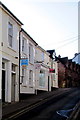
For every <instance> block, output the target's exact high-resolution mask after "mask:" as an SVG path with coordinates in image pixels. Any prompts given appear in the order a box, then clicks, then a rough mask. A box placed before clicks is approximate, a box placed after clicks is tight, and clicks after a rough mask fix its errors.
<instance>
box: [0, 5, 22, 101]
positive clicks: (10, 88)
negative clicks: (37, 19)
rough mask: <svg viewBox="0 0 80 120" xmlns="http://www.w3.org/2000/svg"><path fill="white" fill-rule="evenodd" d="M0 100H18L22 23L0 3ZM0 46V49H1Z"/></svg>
mask: <svg viewBox="0 0 80 120" xmlns="http://www.w3.org/2000/svg"><path fill="white" fill-rule="evenodd" d="M0 16H1V17H0V19H1V20H0V22H1V30H0V32H1V33H0V37H1V47H2V57H1V59H2V62H1V61H0V64H2V65H1V66H2V68H1V72H2V101H3V102H14V101H19V90H18V88H19V77H18V76H19V75H18V71H19V70H18V69H19V60H18V56H19V44H18V43H19V31H20V29H21V25H22V23H21V22H20V21H19V20H18V19H17V18H16V17H15V16H14V15H13V14H12V13H11V11H10V10H8V8H6V6H4V5H3V4H2V3H0ZM1 47H0V49H1Z"/></svg>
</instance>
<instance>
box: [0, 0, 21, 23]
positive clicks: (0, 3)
mask: <svg viewBox="0 0 80 120" xmlns="http://www.w3.org/2000/svg"><path fill="white" fill-rule="evenodd" d="M0 5H1V6H2V7H3V8H4V9H5V10H6V11H7V12H9V13H10V14H11V15H12V16H13V17H14V18H15V19H16V20H17V21H18V22H19V23H20V24H21V25H23V23H22V22H21V21H20V20H19V19H18V18H17V17H16V16H15V15H14V14H13V13H12V12H11V11H10V10H9V9H8V8H7V7H6V6H5V5H4V4H3V3H2V2H1V1H0Z"/></svg>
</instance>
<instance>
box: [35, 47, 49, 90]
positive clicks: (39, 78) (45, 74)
mask: <svg viewBox="0 0 80 120" xmlns="http://www.w3.org/2000/svg"><path fill="white" fill-rule="evenodd" d="M49 68H50V57H49V53H48V52H46V51H45V50H44V49H43V48H41V47H40V46H37V47H36V53H35V76H36V77H35V78H36V84H35V85H36V90H44V91H51V77H50V74H49Z"/></svg>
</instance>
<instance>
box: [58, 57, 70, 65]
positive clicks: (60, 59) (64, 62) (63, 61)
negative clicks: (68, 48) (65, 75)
mask: <svg viewBox="0 0 80 120" xmlns="http://www.w3.org/2000/svg"><path fill="white" fill-rule="evenodd" d="M56 60H59V61H60V62H61V63H62V64H64V65H65V64H66V63H67V62H68V57H63V58H59V57H56Z"/></svg>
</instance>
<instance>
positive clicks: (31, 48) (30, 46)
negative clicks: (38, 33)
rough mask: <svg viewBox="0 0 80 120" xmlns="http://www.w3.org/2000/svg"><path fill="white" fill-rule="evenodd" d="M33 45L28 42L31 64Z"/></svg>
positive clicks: (31, 61)
mask: <svg viewBox="0 0 80 120" xmlns="http://www.w3.org/2000/svg"><path fill="white" fill-rule="evenodd" d="M33 56H34V53H33V45H32V44H31V43H29V62H30V63H32V64H33V59H34V58H33Z"/></svg>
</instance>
